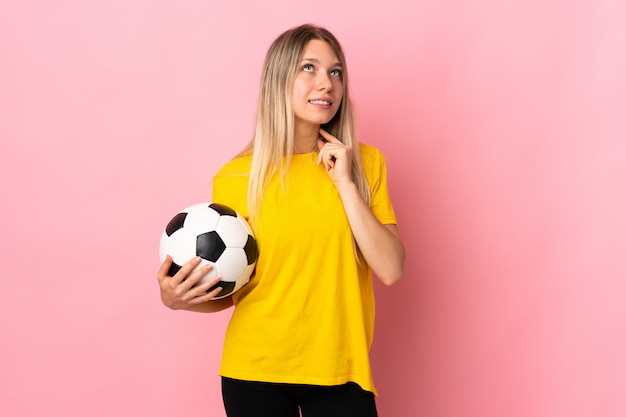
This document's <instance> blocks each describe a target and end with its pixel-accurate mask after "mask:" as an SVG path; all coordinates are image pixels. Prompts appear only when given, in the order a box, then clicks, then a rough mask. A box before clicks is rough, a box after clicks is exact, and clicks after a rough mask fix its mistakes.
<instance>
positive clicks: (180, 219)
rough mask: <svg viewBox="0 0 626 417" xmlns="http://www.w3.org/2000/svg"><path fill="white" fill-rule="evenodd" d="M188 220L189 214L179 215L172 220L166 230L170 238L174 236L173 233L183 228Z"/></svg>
mask: <svg viewBox="0 0 626 417" xmlns="http://www.w3.org/2000/svg"><path fill="white" fill-rule="evenodd" d="M186 218H187V213H178V214H177V215H176V216H174V217H172V220H170V222H169V223H168V224H167V227H166V228H165V233H166V234H167V235H168V236H172V233H174V232H175V231H177V230H178V229H181V228H182V227H183V224H184V223H185V219H186Z"/></svg>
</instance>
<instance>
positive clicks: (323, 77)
mask: <svg viewBox="0 0 626 417" xmlns="http://www.w3.org/2000/svg"><path fill="white" fill-rule="evenodd" d="M332 87H333V83H332V82H331V80H330V77H329V76H328V74H326V73H325V72H322V71H320V72H319V73H318V76H317V88H318V90H326V91H330V90H331V88H332Z"/></svg>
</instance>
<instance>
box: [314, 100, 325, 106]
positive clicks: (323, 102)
mask: <svg viewBox="0 0 626 417" xmlns="http://www.w3.org/2000/svg"><path fill="white" fill-rule="evenodd" d="M309 103H311V104H321V105H323V106H330V102H329V101H326V100H309Z"/></svg>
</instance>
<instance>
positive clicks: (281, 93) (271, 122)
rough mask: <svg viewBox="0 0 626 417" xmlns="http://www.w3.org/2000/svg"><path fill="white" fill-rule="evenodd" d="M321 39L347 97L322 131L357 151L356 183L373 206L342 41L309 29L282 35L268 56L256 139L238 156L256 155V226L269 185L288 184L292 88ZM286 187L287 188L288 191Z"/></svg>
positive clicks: (251, 206)
mask: <svg viewBox="0 0 626 417" xmlns="http://www.w3.org/2000/svg"><path fill="white" fill-rule="evenodd" d="M313 39H318V40H322V41H324V42H326V43H328V45H330V47H331V48H332V49H333V51H334V52H335V54H336V55H337V58H338V59H339V62H340V64H341V67H342V83H343V98H342V100H341V104H340V106H339V109H338V110H337V113H336V114H335V116H334V117H333V118H332V120H330V122H328V123H327V124H326V125H324V126H323V128H324V129H325V130H326V131H328V132H329V133H330V134H332V135H333V136H335V137H336V138H338V139H339V140H340V141H342V142H343V143H345V144H346V145H349V146H351V147H352V155H353V158H352V179H353V181H354V183H355V184H356V185H357V187H358V189H359V192H360V193H361V195H362V196H363V198H364V199H365V201H366V203H367V204H368V205H369V203H370V192H369V188H368V185H367V180H366V178H365V174H364V172H363V166H362V163H361V155H360V151H359V145H358V142H357V138H356V132H355V125H354V119H353V112H352V103H351V102H350V95H349V87H348V71H347V65H346V59H345V56H344V53H343V50H342V48H341V45H340V44H339V42H338V41H337V39H336V38H335V37H334V36H333V34H331V33H330V32H329V31H328V30H326V29H324V28H322V27H318V26H314V25H310V24H305V25H301V26H297V27H294V28H292V29H289V30H287V31H286V32H284V33H282V34H281V35H280V36H278V38H276V40H274V42H273V43H272V45H271V46H270V48H269V50H268V51H267V54H266V56H265V63H264V66H263V74H262V76H261V88H260V93H259V100H258V104H257V106H258V108H257V115H256V128H255V132H254V139H253V140H252V141H251V142H250V144H249V145H248V146H247V147H246V149H244V150H243V151H242V152H241V153H240V154H239V155H238V156H243V155H250V154H252V166H251V168H250V180H249V185H248V211H249V216H250V221H251V222H252V221H254V220H255V218H256V217H257V215H258V214H259V210H260V207H261V203H262V200H263V195H264V193H265V190H266V189H267V186H268V184H269V182H270V180H271V179H272V178H273V177H274V176H275V175H279V176H280V179H281V181H284V178H285V177H286V173H287V171H288V170H289V164H290V161H291V158H292V156H293V153H294V129H295V117H294V111H293V108H292V101H291V100H292V89H293V84H294V79H295V76H296V71H297V69H298V66H299V63H300V60H301V59H302V54H303V51H304V48H305V46H306V44H307V43H308V42H309V41H311V40H313ZM284 185H285V184H284V182H283V186H284Z"/></svg>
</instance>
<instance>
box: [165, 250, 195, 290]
mask: <svg viewBox="0 0 626 417" xmlns="http://www.w3.org/2000/svg"><path fill="white" fill-rule="evenodd" d="M200 261H201V259H200V257H199V256H195V257H193V258H192V259H191V260H190V261H189V262H187V263H185V264H184V265H183V266H182V267H181V268H180V269H179V270H178V271H177V272H176V273H175V274H174V275H172V279H171V280H170V285H171V286H172V287H175V286H178V285H179V284H180V283H181V282H185V281H187V279H188V278H189V277H188V275H189V274H190V273H191V271H193V269H194V268H195V267H196V266H198V264H199V263H200Z"/></svg>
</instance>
